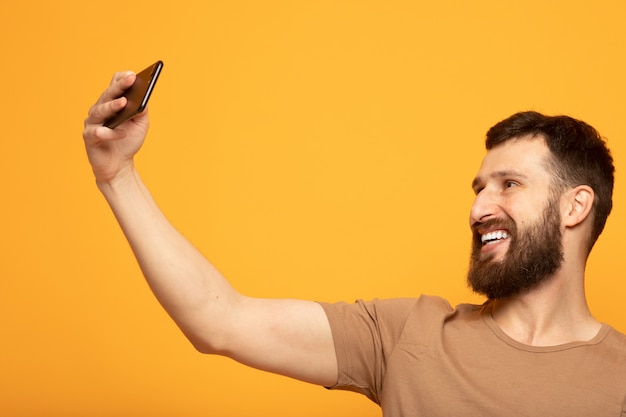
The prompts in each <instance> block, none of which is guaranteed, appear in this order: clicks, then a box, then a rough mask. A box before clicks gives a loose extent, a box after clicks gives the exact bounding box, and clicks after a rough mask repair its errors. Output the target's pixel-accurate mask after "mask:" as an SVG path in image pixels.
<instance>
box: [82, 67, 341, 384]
mask: <svg viewBox="0 0 626 417" xmlns="http://www.w3.org/2000/svg"><path fill="white" fill-rule="evenodd" d="M134 79H135V75H134V74H133V73H131V72H120V73H117V74H115V76H114V77H113V80H112V81H111V85H110V86H109V88H108V89H107V90H106V91H105V92H104V93H103V94H102V96H101V97H100V98H99V99H98V101H97V102H96V104H94V105H93V106H92V107H91V109H90V111H89V115H88V117H87V119H86V120H85V129H84V131H83V138H84V140H85V146H86V149H87V155H88V157H89V161H90V163H91V166H92V169H93V172H94V175H95V177H96V183H97V185H98V188H99V189H100V191H101V192H102V194H103V195H104V197H105V198H106V200H107V202H108V203H109V205H110V206H111V209H112V210H113V213H114V214H115V217H116V218H117V220H118V222H119V224H120V226H121V228H122V230H123V232H124V234H125V235H126V238H127V239H128V241H129V243H130V245H131V247H132V249H133V252H134V254H135V257H136V258H137V261H138V263H139V265H140V267H141V269H142V271H143V274H144V276H145V278H146V280H147V282H148V284H149V285H150V288H151V289H152V291H153V292H154V294H155V295H156V297H157V298H158V300H159V302H160V303H161V305H162V306H163V307H164V308H165V309H166V311H167V312H168V313H169V315H170V316H171V317H172V318H173V319H174V321H175V322H176V323H177V324H178V326H179V327H180V329H181V330H182V331H183V333H184V334H185V335H186V336H187V338H188V339H189V340H190V341H191V342H192V343H193V345H194V346H195V347H196V349H198V350H199V351H201V352H204V353H216V354H221V355H225V356H229V357H231V358H233V359H235V360H237V361H239V362H242V363H244V364H246V365H249V366H252V367H255V368H258V369H262V370H266V371H270V372H274V373H278V374H282V375H287V376H290V377H293V378H296V379H300V380H303V381H307V382H312V383H316V384H320V385H324V386H331V385H334V384H335V383H336V381H337V362H336V357H335V351H334V346H333V341H332V335H331V332H330V326H329V324H328V320H327V318H326V315H325V313H324V311H323V310H322V308H321V306H320V305H319V304H317V303H315V302H309V301H300V300H281V299H258V298H250V297H246V296H244V295H242V294H239V293H238V292H237V291H235V290H234V289H233V287H232V286H231V285H230V284H229V283H228V282H227V281H226V280H225V279H224V277H223V276H222V275H221V274H220V273H219V272H218V271H217V270H216V269H215V268H214V267H213V266H212V265H211V264H210V263H209V261H208V260H207V259H206V258H205V257H204V256H202V255H201V254H200V252H199V251H198V250H197V249H196V248H195V247H193V245H191V243H190V242H189V241H187V240H186V239H185V238H184V237H183V236H182V235H181V234H180V233H178V231H177V230H176V229H175V228H174V227H173V226H172V225H171V224H170V223H169V222H168V220H167V219H166V218H165V216H164V215H163V214H162V212H161V211H160V210H159V208H158V207H157V205H156V203H155V202H154V200H153V198H152V197H151V195H150V193H149V191H148V190H147V188H146V187H145V185H144V183H143V182H142V180H141V178H140V176H139V173H138V172H137V170H136V169H135V165H134V163H133V158H134V156H135V154H136V153H137V152H138V150H139V149H140V148H141V146H142V144H143V142H144V139H145V137H146V134H147V131H148V114H147V111H146V112H144V113H141V114H139V115H137V116H136V117H135V118H133V119H132V120H129V121H127V122H125V123H124V124H122V125H120V126H118V127H117V128H116V129H109V128H106V127H104V126H102V124H103V122H104V120H105V119H107V118H108V117H110V116H111V115H112V114H114V113H115V112H117V111H118V110H120V109H121V108H123V107H124V105H125V104H126V103H125V99H124V98H117V97H119V96H120V95H121V94H122V92H123V91H124V90H125V89H126V88H128V87H129V86H130V85H132V83H133V81H134Z"/></svg>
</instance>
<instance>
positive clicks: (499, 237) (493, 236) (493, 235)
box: [480, 230, 509, 246]
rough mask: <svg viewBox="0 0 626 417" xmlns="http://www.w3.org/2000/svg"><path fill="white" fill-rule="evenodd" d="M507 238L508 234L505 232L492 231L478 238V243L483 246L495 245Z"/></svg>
mask: <svg viewBox="0 0 626 417" xmlns="http://www.w3.org/2000/svg"><path fill="white" fill-rule="evenodd" d="M508 238H509V232H507V231H506V230H493V231H491V232H488V233H485V234H482V235H481V236H480V241H481V243H482V244H483V246H486V245H493V244H495V243H498V242H501V241H503V240H506V239H508Z"/></svg>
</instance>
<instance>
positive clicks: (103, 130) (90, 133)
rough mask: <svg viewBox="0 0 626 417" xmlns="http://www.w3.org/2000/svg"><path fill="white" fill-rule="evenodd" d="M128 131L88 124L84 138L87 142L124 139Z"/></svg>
mask: <svg viewBox="0 0 626 417" xmlns="http://www.w3.org/2000/svg"><path fill="white" fill-rule="evenodd" d="M125 137H126V131H124V130H121V129H109V128H108V127H104V126H102V125H88V126H86V127H85V129H84V130H83V139H84V140H85V143H86V144H98V143H101V142H108V141H114V140H120V139H124V138H125Z"/></svg>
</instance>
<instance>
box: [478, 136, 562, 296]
mask: <svg viewBox="0 0 626 417" xmlns="http://www.w3.org/2000/svg"><path fill="white" fill-rule="evenodd" d="M548 157H549V150H548V148H547V146H546V145H545V143H544V141H543V139H541V138H537V139H529V138H522V139H517V140H513V141H509V142H507V143H505V144H502V145H500V146H498V147H496V148H494V149H492V150H491V151H489V153H488V154H487V156H486V157H485V159H484V160H483V163H482V165H481V168H480V170H479V172H478V175H477V176H476V179H475V180H474V183H473V188H474V191H475V193H476V199H475V201H474V205H473V206H472V211H471V214H470V226H471V227H472V233H473V240H472V255H471V258H470V268H469V271H468V283H469V285H470V287H471V288H472V289H473V290H474V291H475V292H477V293H480V294H484V295H486V296H487V297H488V298H490V299H495V298H507V297H512V296H515V295H519V294H522V293H524V292H526V291H528V290H530V289H532V288H535V287H536V286H538V285H539V284H540V283H542V282H544V281H545V280H546V279H548V278H549V277H550V276H552V275H553V274H554V273H555V272H556V271H557V270H558V269H559V267H560V266H561V263H562V261H563V250H562V234H561V215H560V211H559V210H560V205H559V198H558V196H556V195H554V194H553V193H551V180H550V178H551V173H550V172H549V171H548V168H547V167H546V164H545V161H546V158H548Z"/></svg>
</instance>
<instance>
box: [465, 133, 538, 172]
mask: <svg viewBox="0 0 626 417" xmlns="http://www.w3.org/2000/svg"><path fill="white" fill-rule="evenodd" d="M549 157H550V150H549V149H548V146H547V145H546V143H545V141H544V139H543V138H541V137H534V138H532V137H522V138H517V139H511V140H509V141H507V142H505V143H503V144H501V145H498V146H496V147H494V148H492V149H491V150H489V152H488V153H487V155H485V157H484V159H483V161H482V164H481V166H480V169H479V171H478V175H477V176H476V180H475V181H474V182H476V181H479V182H484V181H487V179H488V178H490V177H492V176H494V175H496V173H507V172H516V173H520V174H523V175H525V176H528V177H539V178H541V177H544V178H549V177H550V172H549V171H548V167H547V161H548V158H549Z"/></svg>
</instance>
